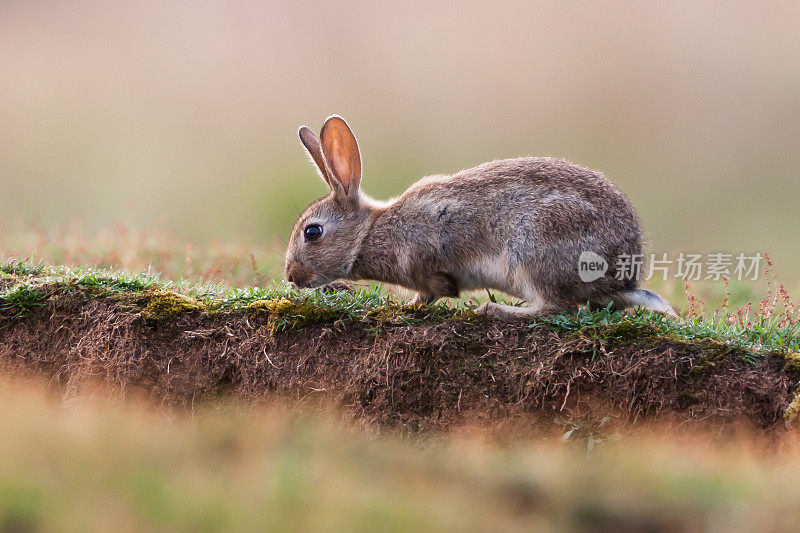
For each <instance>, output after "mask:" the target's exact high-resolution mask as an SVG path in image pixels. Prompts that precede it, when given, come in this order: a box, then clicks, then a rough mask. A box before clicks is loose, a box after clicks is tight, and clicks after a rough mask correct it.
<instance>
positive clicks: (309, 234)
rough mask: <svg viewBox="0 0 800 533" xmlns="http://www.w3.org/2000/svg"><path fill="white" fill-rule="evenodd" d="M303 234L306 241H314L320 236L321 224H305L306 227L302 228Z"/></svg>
mask: <svg viewBox="0 0 800 533" xmlns="http://www.w3.org/2000/svg"><path fill="white" fill-rule="evenodd" d="M303 235H304V236H305V238H306V240H307V241H315V240H317V239H319V238H320V237H322V226H320V225H319V224H309V225H308V226H306V229H304V230H303Z"/></svg>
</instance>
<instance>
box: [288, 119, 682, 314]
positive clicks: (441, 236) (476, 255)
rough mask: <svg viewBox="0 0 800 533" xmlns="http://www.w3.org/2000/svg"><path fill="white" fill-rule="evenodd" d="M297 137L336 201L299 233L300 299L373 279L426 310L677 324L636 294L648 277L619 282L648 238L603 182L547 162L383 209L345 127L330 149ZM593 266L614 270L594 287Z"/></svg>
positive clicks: (509, 165)
mask: <svg viewBox="0 0 800 533" xmlns="http://www.w3.org/2000/svg"><path fill="white" fill-rule="evenodd" d="M299 133H300V140H301V141H302V142H303V145H304V146H305V147H306V149H307V150H308V153H309V154H310V155H311V158H312V159H313V161H314V163H315V165H316V167H317V171H318V173H319V175H320V176H321V177H322V179H323V180H324V181H325V183H326V184H327V185H328V188H329V189H330V194H329V195H328V196H326V197H324V198H322V199H320V200H317V201H316V202H314V203H313V204H311V205H310V206H309V207H308V208H307V209H306V210H305V212H303V214H302V215H301V216H300V218H299V219H298V220H297V222H296V223H295V226H294V230H293V231H292V236H291V239H290V241H289V248H288V250H287V253H286V278H287V280H289V281H290V282H291V283H293V284H295V285H296V286H298V287H318V286H320V285H324V284H326V283H330V282H332V281H334V280H337V279H348V280H362V279H369V280H376V281H382V282H387V283H393V284H397V285H401V286H403V287H407V288H409V289H413V290H415V291H417V296H416V298H415V301H417V302H433V301H434V300H436V299H437V298H441V297H443V296H452V297H457V296H458V295H459V294H460V292H461V291H463V290H472V289H483V288H489V289H497V290H500V291H503V292H506V293H508V294H510V295H512V296H515V297H518V298H521V299H524V300H525V301H526V302H527V304H528V306H527V307H517V306H510V305H501V304H496V303H491V302H489V303H486V304H483V305H482V306H481V307H479V308H478V310H477V311H478V312H482V313H487V314H491V315H496V316H500V317H504V318H509V317H514V316H522V315H530V314H534V313H554V312H558V311H562V310H567V309H575V308H577V307H578V306H579V305H581V304H586V303H587V302H588V303H589V304H590V306H593V307H599V306H601V307H605V306H607V305H609V304H612V305H613V306H614V307H616V308H624V307H631V306H639V307H645V308H648V309H654V310H656V311H660V312H662V313H667V314H670V315H674V312H673V310H672V308H671V307H670V306H669V304H668V303H667V302H666V300H664V299H663V298H662V297H660V296H659V295H657V294H655V293H653V292H651V291H647V290H642V289H638V288H637V286H638V279H637V277H638V276H630V275H628V276H617V270H618V269H617V263H618V261H617V259H618V258H620V257H635V256H639V257H641V255H640V254H641V253H642V233H641V229H640V224H639V219H638V217H637V215H636V212H635V211H634V209H633V206H632V205H631V203H630V201H629V200H628V198H627V197H626V196H625V195H624V194H623V193H622V192H621V191H620V190H619V189H617V187H616V186H614V184H613V183H611V181H609V180H608V179H607V178H606V177H605V176H603V175H602V174H601V173H599V172H595V171H593V170H588V169H586V168H583V167H580V166H578V165H574V164H572V163H568V162H566V161H563V160H560V159H553V158H549V157H520V158H517V159H505V160H502V161H492V162H490V163H484V164H482V165H478V166H477V167H474V168H469V169H466V170H462V171H460V172H457V173H455V174H453V175H450V176H444V175H437V176H428V177H425V178H422V179H421V180H419V181H418V182H416V183H414V184H413V185H412V186H411V187H409V188H408V190H406V191H405V192H404V193H403V194H402V195H400V196H399V197H397V198H394V199H392V200H389V201H388V202H379V201H376V200H373V199H372V198H370V197H369V196H367V195H366V194H364V193H363V192H362V191H361V156H360V154H359V150H358V143H357V142H356V138H355V136H354V135H353V132H352V131H351V130H350V128H349V127H348V125H347V123H346V122H345V121H344V119H342V118H341V117H338V116H335V115H334V116H331V117H329V118H328V119H327V120H326V121H325V124H324V125H323V126H322V132H321V134H320V139H317V137H316V136H315V135H314V134H313V133H312V132H311V130H309V129H308V128H307V127H305V126H303V127H302V128H300V131H299ZM587 254H588V255H587ZM587 257H588V258H590V259H594V260H595V262H594V264H595V265H596V266H597V265H600V266H603V267H604V268H605V269H606V270H605V273H604V274H603V273H602V272H599V273H598V274H597V276H598V277H597V279H594V280H591V281H584V279H582V277H581V275H580V272H579V261H582V260H584V259H585V258H587ZM618 278H619V279H618Z"/></svg>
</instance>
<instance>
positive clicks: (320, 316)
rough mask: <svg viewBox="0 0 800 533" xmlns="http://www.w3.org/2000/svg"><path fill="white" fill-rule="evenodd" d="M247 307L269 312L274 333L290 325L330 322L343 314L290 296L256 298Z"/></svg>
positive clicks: (300, 325) (252, 309) (302, 325)
mask: <svg viewBox="0 0 800 533" xmlns="http://www.w3.org/2000/svg"><path fill="white" fill-rule="evenodd" d="M247 307H248V309H250V310H251V311H254V312H256V313H268V314H269V317H270V320H269V325H270V332H271V333H272V334H275V333H277V332H278V331H282V330H284V329H288V328H290V327H293V328H299V327H304V326H309V325H311V324H317V323H320V322H328V321H331V320H334V319H337V318H339V317H340V316H341V313H339V312H337V311H334V310H333V309H330V308H327V307H319V306H316V305H313V304H309V303H304V302H296V301H293V300H290V299H289V298H274V299H271V300H256V301H255V302H253V303H251V304H249V305H248V306H247Z"/></svg>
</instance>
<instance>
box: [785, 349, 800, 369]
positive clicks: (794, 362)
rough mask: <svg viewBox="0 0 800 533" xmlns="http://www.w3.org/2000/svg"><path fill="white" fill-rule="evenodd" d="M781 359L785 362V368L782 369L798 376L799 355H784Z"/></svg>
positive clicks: (799, 366) (799, 367)
mask: <svg viewBox="0 0 800 533" xmlns="http://www.w3.org/2000/svg"><path fill="white" fill-rule="evenodd" d="M783 359H784V361H786V366H785V367H784V368H785V370H786V371H787V372H790V373H792V374H800V353H787V354H784V356H783Z"/></svg>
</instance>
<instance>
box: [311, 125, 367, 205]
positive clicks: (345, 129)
mask: <svg viewBox="0 0 800 533" xmlns="http://www.w3.org/2000/svg"><path fill="white" fill-rule="evenodd" d="M320 138H321V139H322V153H323V154H324V155H325V162H326V163H327V164H328V170H329V172H330V177H331V179H332V181H334V182H336V183H338V184H339V185H340V186H341V187H342V190H343V192H344V195H345V197H349V198H351V199H357V198H358V195H359V194H360V191H359V187H360V185H361V154H360V153H359V151H358V142H357V141H356V136H355V135H353V132H352V131H351V130H350V127H349V126H348V125H347V122H345V121H344V119H343V118H342V117H340V116H337V115H333V116H330V117H328V119H327V120H326V121H325V124H324V125H323V126H322V133H321V134H320ZM336 192H337V191H334V194H336Z"/></svg>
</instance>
